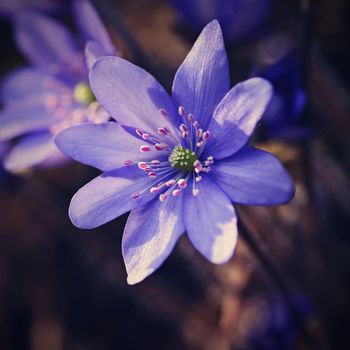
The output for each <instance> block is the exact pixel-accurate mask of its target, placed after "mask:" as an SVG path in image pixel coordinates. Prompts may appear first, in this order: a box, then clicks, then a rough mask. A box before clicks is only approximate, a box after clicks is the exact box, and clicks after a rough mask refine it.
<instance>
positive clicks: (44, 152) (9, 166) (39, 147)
mask: <svg viewBox="0 0 350 350" xmlns="http://www.w3.org/2000/svg"><path fill="white" fill-rule="evenodd" d="M59 153H60V152H59V150H58V149H57V147H56V146H55V144H54V142H53V139H52V134H51V133H48V132H42V133H36V134H32V135H28V136H26V137H24V138H23V139H22V140H20V141H19V142H18V143H17V144H16V145H15V146H14V147H13V148H12V149H11V151H10V152H9V153H8V155H7V157H6V158H5V161H4V166H5V169H6V170H7V171H9V172H14V173H16V172H21V171H23V170H26V169H28V168H31V167H33V166H35V165H38V164H40V163H42V162H44V161H45V160H47V159H48V158H50V157H56V156H57V154H59Z"/></svg>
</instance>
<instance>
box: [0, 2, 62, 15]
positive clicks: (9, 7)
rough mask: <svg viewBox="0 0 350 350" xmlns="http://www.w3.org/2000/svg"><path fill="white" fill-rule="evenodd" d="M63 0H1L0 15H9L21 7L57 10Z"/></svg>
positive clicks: (48, 10)
mask: <svg viewBox="0 0 350 350" xmlns="http://www.w3.org/2000/svg"><path fill="white" fill-rule="evenodd" d="M64 2H65V1H60V0H1V3H0V17H11V16H12V15H14V14H16V13H17V12H18V11H20V10H23V9H35V10H40V11H45V12H49V13H52V12H57V11H58V10H60V9H62V7H63V6H62V5H63V3H64Z"/></svg>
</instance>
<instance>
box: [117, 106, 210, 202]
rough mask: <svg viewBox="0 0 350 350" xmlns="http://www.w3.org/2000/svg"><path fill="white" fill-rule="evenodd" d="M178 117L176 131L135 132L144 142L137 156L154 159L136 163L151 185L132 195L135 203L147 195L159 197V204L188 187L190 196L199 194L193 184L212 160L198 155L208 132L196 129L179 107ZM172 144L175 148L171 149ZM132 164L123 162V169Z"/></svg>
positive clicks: (208, 170)
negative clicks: (146, 193) (143, 195)
mask: <svg viewBox="0 0 350 350" xmlns="http://www.w3.org/2000/svg"><path fill="white" fill-rule="evenodd" d="M159 112H160V115H161V116H162V117H164V118H167V117H168V113H167V111H166V110H165V109H160V110H159ZM178 113H179V117H180V118H181V119H182V123H181V124H180V126H179V127H178V130H176V129H174V130H171V129H170V128H169V127H167V126H163V127H160V128H158V129H157V130H156V133H148V132H146V131H143V130H141V129H135V133H136V134H137V136H138V137H140V138H142V139H143V140H146V141H147V144H144V145H141V146H140V148H139V150H140V152H141V153H144V152H150V154H154V159H153V160H150V161H142V162H136V163H137V166H138V167H139V169H141V170H143V171H144V172H145V173H146V174H147V175H148V176H149V178H150V179H152V182H151V183H150V184H149V185H148V186H147V187H146V188H144V189H143V190H141V191H140V192H135V193H133V194H132V198H134V199H137V198H139V197H140V196H141V195H142V194H143V193H144V192H146V191H149V192H151V193H159V200H160V201H161V202H163V201H165V200H166V198H167V197H168V196H169V195H170V194H172V195H173V196H175V197H177V196H179V195H180V194H181V192H182V191H184V190H186V188H188V187H189V188H190V190H191V192H192V195H193V196H197V195H198V194H199V189H198V188H197V183H198V182H200V181H201V179H202V175H203V174H206V173H209V172H210V171H211V165H212V164H213V163H214V158H213V157H212V156H207V157H206V159H203V155H202V153H203V150H204V147H205V145H206V144H207V142H208V139H209V137H210V132H209V131H204V130H203V129H202V128H201V127H200V125H199V123H198V121H196V120H194V116H193V114H188V115H186V114H185V110H184V107H182V106H180V107H179V109H178ZM174 141H175V144H177V146H174ZM150 159H152V158H150ZM134 163H135V160H131V159H126V160H124V161H123V164H124V165H125V166H132V165H133V164H134Z"/></svg>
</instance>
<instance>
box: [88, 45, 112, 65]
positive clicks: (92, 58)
mask: <svg viewBox="0 0 350 350" xmlns="http://www.w3.org/2000/svg"><path fill="white" fill-rule="evenodd" d="M102 56H106V54H105V50H104V49H103V47H102V46H101V45H100V44H99V43H98V42H97V41H94V40H90V41H88V42H87V43H86V45H85V60H86V65H87V67H88V69H89V71H90V70H91V69H92V67H93V65H94V64H95V62H96V61H97V59H98V58H100V57H102ZM107 56H108V55H107Z"/></svg>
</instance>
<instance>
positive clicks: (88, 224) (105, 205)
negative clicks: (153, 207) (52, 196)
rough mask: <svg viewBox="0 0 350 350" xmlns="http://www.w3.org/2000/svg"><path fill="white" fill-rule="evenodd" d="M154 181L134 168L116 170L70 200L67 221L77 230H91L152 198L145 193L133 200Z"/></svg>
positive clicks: (103, 175)
mask: <svg viewBox="0 0 350 350" xmlns="http://www.w3.org/2000/svg"><path fill="white" fill-rule="evenodd" d="M152 182H154V180H152V179H149V178H148V176H147V175H145V173H144V172H143V171H141V170H140V169H139V168H137V167H136V166H131V167H124V168H120V169H116V170H113V171H110V172H107V173H104V174H102V175H100V176H99V177H97V178H95V179H94V180H92V181H91V182H89V183H88V184H86V185H85V186H84V187H82V188H81V189H80V190H79V191H78V192H77V193H76V194H75V195H74V197H73V198H72V201H71V203H70V207H69V217H70V219H71V220H72V222H73V224H74V225H75V226H77V227H80V228H94V227H98V226H101V225H103V224H105V223H106V222H108V221H111V220H113V219H115V218H117V217H118V216H120V215H122V214H124V213H126V212H128V211H130V210H133V209H136V208H139V207H141V206H143V205H144V204H146V203H147V202H149V201H150V200H151V199H153V198H154V196H155V195H154V194H151V193H150V192H149V191H148V190H147V191H145V192H144V193H143V194H141V195H140V197H139V198H136V199H134V198H132V195H133V194H134V193H140V192H141V191H142V190H144V189H146V188H148V187H149V186H150V185H151V184H152Z"/></svg>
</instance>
